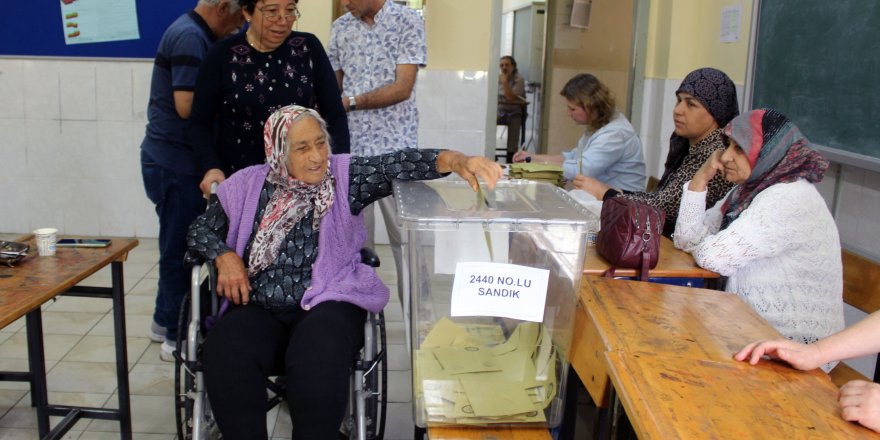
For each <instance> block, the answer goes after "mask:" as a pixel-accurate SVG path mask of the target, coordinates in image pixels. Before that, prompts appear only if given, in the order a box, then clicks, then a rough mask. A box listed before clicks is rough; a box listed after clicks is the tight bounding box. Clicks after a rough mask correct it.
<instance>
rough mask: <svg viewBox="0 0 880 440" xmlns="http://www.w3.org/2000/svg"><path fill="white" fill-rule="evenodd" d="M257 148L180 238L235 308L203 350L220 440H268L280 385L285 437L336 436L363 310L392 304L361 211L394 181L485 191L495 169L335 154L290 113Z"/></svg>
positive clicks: (475, 160)
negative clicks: (368, 250) (438, 182)
mask: <svg viewBox="0 0 880 440" xmlns="http://www.w3.org/2000/svg"><path fill="white" fill-rule="evenodd" d="M264 142H265V150H266V156H267V164H264V165H257V166H252V167H249V168H245V169H242V170H241V171H239V172H237V173H235V174H233V175H232V176H230V178H229V179H227V180H226V181H224V182H223V183H222V184H221V185H220V187H219V188H218V191H217V197H214V198H212V200H211V202H210V203H209V207H208V210H207V211H206V212H205V214H203V215H202V216H200V217H199V218H198V219H197V220H196V221H195V222H194V223H193V224H192V226H191V227H190V230H189V234H188V237H187V241H188V246H189V249H190V251H191V252H194V253H197V254H199V255H201V256H202V257H204V258H206V259H208V260H213V261H214V264H215V266H216V267H217V271H218V277H217V293H218V294H219V295H222V296H224V297H225V298H227V299H228V300H229V301H231V302H232V303H233V304H234V305H233V306H232V307H231V308H230V310H229V311H228V312H227V313H226V314H225V315H223V317H222V318H221V319H220V320H219V321H218V322H217V324H216V325H215V326H214V327H213V328H212V329H211V332H210V333H209V335H208V338H207V340H206V341H205V344H204V351H203V352H204V368H205V382H206V388H207V390H208V398H209V400H210V403H211V408H212V409H213V412H214V417H215V418H216V420H217V424H218V426H219V428H220V431H221V432H222V434H223V438H225V439H227V440H234V439H260V438H267V436H268V434H267V431H266V399H267V397H266V378H267V377H269V376H273V375H284V376H286V380H287V396H286V397H287V401H288V405H289V408H290V414H291V418H292V421H293V438H294V439H325V438H335V436H336V435H337V432H338V429H339V425H340V423H341V422H342V419H343V417H344V413H345V409H346V403H347V401H348V387H349V381H348V378H349V376H350V374H351V367H352V364H353V361H354V360H355V359H356V356H357V354H358V351H359V350H360V347H361V346H362V345H363V326H364V322H365V319H366V314H367V311H370V312H378V311H380V310H382V309H383V308H384V306H385V304H386V303H387V302H388V288H387V287H385V285H384V284H383V283H382V281H381V280H380V279H379V277H378V276H377V275H376V274H375V272H374V271H373V270H372V269H371V268H370V267H368V266H366V265H364V264H362V263H361V257H360V249H361V247H362V246H363V244H364V240H365V239H366V230H365V229H364V220H363V216H362V215H360V212H361V210H362V209H363V208H364V207H365V206H366V205H368V204H370V203H372V202H375V201H376V200H378V199H381V198H382V197H386V196H389V195H391V182H392V180H393V179H403V180H420V179H436V178H439V177H441V176H442V175H443V174H444V173H449V172H455V173H457V174H459V175H461V176H462V177H463V178H464V179H465V180H467V181H468V182H470V183H471V186H472V187H474V188H475V185H477V184H478V183H477V176H479V177H480V178H482V179H483V180H484V181H485V182H486V184H487V186H488V188H489V189H493V188H494V186H495V182H496V181H497V180H498V178H499V177H500V176H501V168H500V167H499V166H498V165H497V164H495V163H493V162H491V161H489V160H488V159H485V158H483V157H469V156H465V155H463V154H461V153H458V152H455V151H444V150H411V149H410V150H401V151H398V152H395V153H391V154H386V155H382V156H375V157H354V156H349V155H332V156H331V155H330V139H329V135H328V133H327V126H326V123H325V122H324V120H323V119H321V117H320V116H319V115H318V114H317V113H316V112H315V111H314V110H309V109H305V108H303V107H299V106H295V105H292V106H287V107H284V108H281V109H279V110H277V111H276V112H275V113H273V114H272V115H271V116H270V117H269V119H268V120H267V121H266V125H265V130H264Z"/></svg>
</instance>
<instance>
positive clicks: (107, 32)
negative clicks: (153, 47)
mask: <svg viewBox="0 0 880 440" xmlns="http://www.w3.org/2000/svg"><path fill="white" fill-rule="evenodd" d="M60 3H61V25H62V26H63V31H64V43H65V44H68V45H71V44H84V43H100V42H104V41H122V40H136V39H138V38H140V31H139V29H138V21H137V8H136V6H135V0H113V1H107V0H60Z"/></svg>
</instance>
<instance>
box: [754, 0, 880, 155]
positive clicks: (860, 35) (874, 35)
mask: <svg viewBox="0 0 880 440" xmlns="http://www.w3.org/2000/svg"><path fill="white" fill-rule="evenodd" d="M759 8H760V9H759V11H758V13H757V18H758V25H757V34H756V40H755V54H754V63H755V64H754V71H753V72H754V73H753V74H754V76H753V89H752V90H753V95H752V108H759V107H771V108H776V109H778V110H779V111H781V112H782V113H784V114H785V115H787V116H788V117H789V118H790V119H791V120H792V121H794V122H795V123H796V124H797V125H798V127H800V129H801V131H802V132H803V133H804V134H805V135H806V136H807V138H808V139H810V140H811V141H812V142H814V143H816V144H819V145H821V146H823V147H824V148H822V150H823V152H826V153H831V154H830V155H829V154H826V155H829V156H831V158H832V160H835V159H837V160H838V161H842V162H848V163H851V164H854V165H859V164H860V163H867V165H866V166H865V168H876V166H877V164H880V2H878V1H873V0H870V1H866V0H833V1H829V0H763V1H760V3H759ZM841 158H843V159H846V158H849V160H840V159H841Z"/></svg>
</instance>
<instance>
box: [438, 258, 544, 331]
mask: <svg viewBox="0 0 880 440" xmlns="http://www.w3.org/2000/svg"><path fill="white" fill-rule="evenodd" d="M549 278H550V271H548V270H546V269H536V268H533V267H527V266H519V265H516V264H501V263H479V262H470V263H458V264H457V265H456V267H455V281H454V282H453V284H452V304H451V315H452V316H497V317H502V318H512V319H519V320H522V321H532V322H542V321H543V319H544V302H545V301H546V299H547V283H548V280H549Z"/></svg>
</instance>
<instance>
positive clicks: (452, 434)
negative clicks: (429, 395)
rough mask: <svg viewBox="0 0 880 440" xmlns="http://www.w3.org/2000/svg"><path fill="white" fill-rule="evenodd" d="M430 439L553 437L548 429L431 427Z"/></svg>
mask: <svg viewBox="0 0 880 440" xmlns="http://www.w3.org/2000/svg"><path fill="white" fill-rule="evenodd" d="M428 438H429V439H431V440H438V439H441V440H544V439H546V440H550V439H551V438H552V437H550V431H548V430H547V428H512V427H494V428H493V427H488V428H484V427H480V428H461V427H445V428H440V427H436V426H429V427H428Z"/></svg>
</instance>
